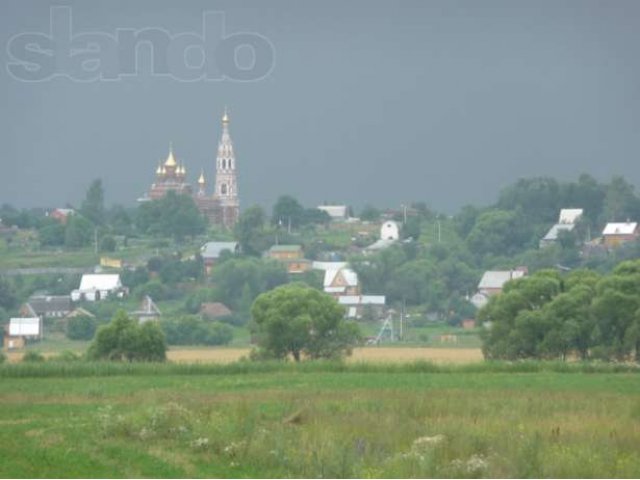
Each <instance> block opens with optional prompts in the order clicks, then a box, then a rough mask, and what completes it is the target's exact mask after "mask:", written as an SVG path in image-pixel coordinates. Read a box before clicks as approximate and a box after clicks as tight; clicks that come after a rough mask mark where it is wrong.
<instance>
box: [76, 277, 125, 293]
mask: <svg viewBox="0 0 640 480" xmlns="http://www.w3.org/2000/svg"><path fill="white" fill-rule="evenodd" d="M118 288H122V283H121V282H120V275H117V274H89V275H83V276H82V280H81V281H80V288H79V290H80V291H81V292H88V291H91V290H117V289H118Z"/></svg>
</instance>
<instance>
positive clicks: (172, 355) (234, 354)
mask: <svg viewBox="0 0 640 480" xmlns="http://www.w3.org/2000/svg"><path fill="white" fill-rule="evenodd" d="M249 352H250V349H248V348H194V349H181V348H172V349H170V350H169V352H168V358H169V360H171V361H174V362H181V363H186V362H205V363H206V362H216V363H229V362H235V361H237V360H240V359H241V358H242V357H246V356H248V355H249ZM420 360H422V361H426V362H435V363H471V362H479V361H482V351H481V350H480V349H479V348H410V347H397V348H394V347H367V348H356V349H354V351H353V354H352V355H351V356H350V357H349V358H348V360H347V361H348V362H373V363H388V362H393V363H404V362H415V361H420Z"/></svg>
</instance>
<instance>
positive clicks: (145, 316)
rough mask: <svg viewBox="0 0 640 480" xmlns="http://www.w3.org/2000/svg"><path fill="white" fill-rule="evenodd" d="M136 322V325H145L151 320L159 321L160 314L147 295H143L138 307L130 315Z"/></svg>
mask: <svg viewBox="0 0 640 480" xmlns="http://www.w3.org/2000/svg"><path fill="white" fill-rule="evenodd" d="M130 315H131V316H132V317H133V318H135V319H137V320H138V323H145V322H148V321H151V320H159V319H160V315H162V312H161V311H160V309H159V308H158V306H157V305H156V304H155V302H154V301H153V299H152V298H151V297H150V296H149V295H145V296H144V298H143V299H142V300H141V301H140V307H139V308H138V310H136V311H135V312H131V314H130Z"/></svg>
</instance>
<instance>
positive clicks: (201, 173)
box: [198, 170, 205, 185]
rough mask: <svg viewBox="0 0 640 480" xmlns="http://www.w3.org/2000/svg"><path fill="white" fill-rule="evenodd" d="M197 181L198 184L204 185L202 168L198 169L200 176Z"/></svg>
mask: <svg viewBox="0 0 640 480" xmlns="http://www.w3.org/2000/svg"><path fill="white" fill-rule="evenodd" d="M198 183H199V184H200V185H204V184H205V181H204V172H203V171H202V170H200V178H198Z"/></svg>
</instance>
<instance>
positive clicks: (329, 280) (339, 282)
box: [323, 268, 360, 297]
mask: <svg viewBox="0 0 640 480" xmlns="http://www.w3.org/2000/svg"><path fill="white" fill-rule="evenodd" d="M323 287H324V291H325V293H328V294H331V295H333V296H334V297H339V296H341V295H360V285H359V283H358V274H357V273H356V272H354V271H353V270H351V269H350V268H341V269H339V270H325V272H324V282H323Z"/></svg>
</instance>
